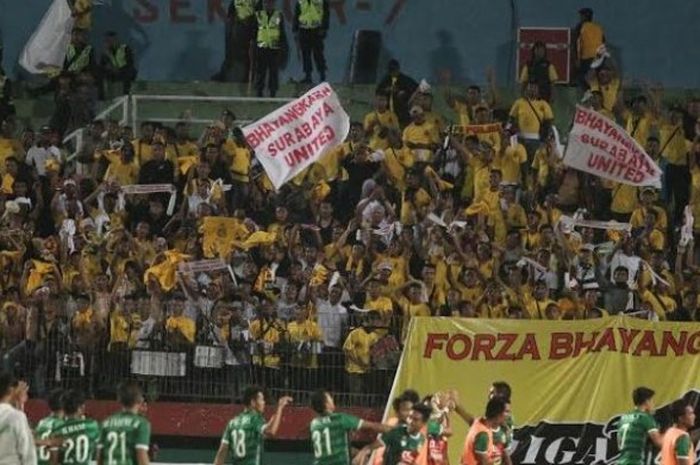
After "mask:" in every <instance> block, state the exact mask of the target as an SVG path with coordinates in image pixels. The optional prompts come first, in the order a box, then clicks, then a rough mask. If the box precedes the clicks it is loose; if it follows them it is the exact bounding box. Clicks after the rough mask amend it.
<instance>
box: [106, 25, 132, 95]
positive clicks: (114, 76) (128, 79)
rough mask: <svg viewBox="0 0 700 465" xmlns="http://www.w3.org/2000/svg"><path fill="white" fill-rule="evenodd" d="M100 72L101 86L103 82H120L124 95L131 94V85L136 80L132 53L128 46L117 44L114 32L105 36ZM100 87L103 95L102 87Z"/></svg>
mask: <svg viewBox="0 0 700 465" xmlns="http://www.w3.org/2000/svg"><path fill="white" fill-rule="evenodd" d="M100 70H101V73H100V74H101V78H102V81H103V82H102V83H101V84H104V81H107V82H120V83H121V84H122V93H123V94H124V95H127V94H129V93H130V92H131V83H132V82H134V80H135V79H136V66H135V64H134V53H133V52H132V51H131V48H130V47H129V46H128V45H126V44H124V43H120V42H119V40H118V39H117V33H116V32H114V31H109V32H107V33H106V34H105V48H104V51H103V52H102V57H101V58H100ZM100 87H101V89H100V90H101V92H102V94H104V88H103V86H100ZM103 96H104V95H103Z"/></svg>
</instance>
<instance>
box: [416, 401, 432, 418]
mask: <svg viewBox="0 0 700 465" xmlns="http://www.w3.org/2000/svg"><path fill="white" fill-rule="evenodd" d="M413 411H414V412H416V413H418V414H420V416H421V417H422V418H423V421H424V422H427V421H428V420H430V415H431V414H432V413H433V409H432V408H431V407H430V406H428V405H425V404H416V405H414V406H413Z"/></svg>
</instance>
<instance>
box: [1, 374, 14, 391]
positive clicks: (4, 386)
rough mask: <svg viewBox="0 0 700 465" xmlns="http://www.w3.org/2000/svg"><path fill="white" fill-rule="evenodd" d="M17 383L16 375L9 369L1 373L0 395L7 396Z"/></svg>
mask: <svg viewBox="0 0 700 465" xmlns="http://www.w3.org/2000/svg"><path fill="white" fill-rule="evenodd" d="M16 385H17V379H16V378H15V375H13V374H12V373H10V372H9V371H3V372H2V373H0V397H5V396H6V395H8V394H9V393H10V389H11V388H12V387H14V386H16Z"/></svg>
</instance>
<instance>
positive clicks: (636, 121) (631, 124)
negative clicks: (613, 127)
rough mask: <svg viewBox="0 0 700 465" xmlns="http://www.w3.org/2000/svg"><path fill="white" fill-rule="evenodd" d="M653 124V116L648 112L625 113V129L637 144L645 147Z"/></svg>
mask: <svg viewBox="0 0 700 465" xmlns="http://www.w3.org/2000/svg"><path fill="white" fill-rule="evenodd" d="M653 125H654V118H653V116H652V115H651V114H650V113H647V114H645V115H642V116H635V115H633V114H632V113H631V112H629V111H628V112H626V114H625V131H627V134H629V135H630V136H632V137H633V138H634V140H636V141H637V142H639V145H641V146H642V147H646V145H647V139H648V138H649V135H650V134H651V127H652V126H653Z"/></svg>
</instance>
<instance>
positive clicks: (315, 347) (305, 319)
mask: <svg viewBox="0 0 700 465" xmlns="http://www.w3.org/2000/svg"><path fill="white" fill-rule="evenodd" d="M287 333H288V335H289V343H290V349H291V350H292V354H291V363H290V364H291V367H292V372H291V374H292V376H291V378H292V379H291V385H292V387H293V388H295V389H300V390H306V389H309V388H315V387H316V386H317V385H318V353H319V352H320V350H319V349H320V347H321V343H322V341H323V333H322V332H321V328H320V327H319V325H318V323H316V322H315V321H314V320H313V319H311V318H309V315H308V310H307V309H306V308H304V307H302V306H301V305H298V306H297V308H296V315H295V319H294V320H293V321H291V322H289V324H288V325H287Z"/></svg>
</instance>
